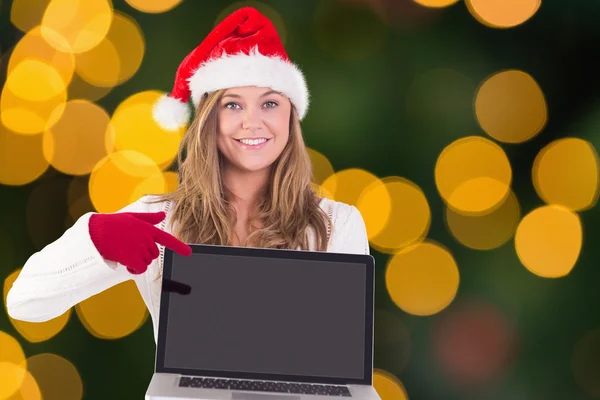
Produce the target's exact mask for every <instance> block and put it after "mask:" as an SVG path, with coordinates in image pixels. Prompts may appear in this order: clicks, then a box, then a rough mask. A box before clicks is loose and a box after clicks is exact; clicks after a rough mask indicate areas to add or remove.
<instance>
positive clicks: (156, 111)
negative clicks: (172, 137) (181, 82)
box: [152, 95, 190, 131]
mask: <svg viewBox="0 0 600 400" xmlns="http://www.w3.org/2000/svg"><path fill="white" fill-rule="evenodd" d="M152 116H153V117H154V120H155V121H156V122H157V123H158V125H159V126H160V127H161V128H163V129H166V130H170V131H176V130H178V129H181V128H183V127H184V126H186V125H187V123H188V122H189V120H190V107H189V105H188V104H187V103H183V102H181V101H179V100H177V99H176V98H173V97H170V96H168V95H164V96H162V97H161V98H160V99H158V101H157V102H156V103H155V104H154V107H153V109H152Z"/></svg>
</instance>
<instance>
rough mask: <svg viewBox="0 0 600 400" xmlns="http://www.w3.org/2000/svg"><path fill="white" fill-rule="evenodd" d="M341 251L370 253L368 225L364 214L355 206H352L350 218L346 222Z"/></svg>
mask: <svg viewBox="0 0 600 400" xmlns="http://www.w3.org/2000/svg"><path fill="white" fill-rule="evenodd" d="M340 252H341V253H353V254H370V249H369V237H368V235H367V227H366V225H365V221H364V219H363V217H362V214H361V213H360V211H359V210H358V208H356V207H355V206H350V211H349V213H348V218H347V219H346V222H345V223H344V241H343V243H342V246H341V249H340Z"/></svg>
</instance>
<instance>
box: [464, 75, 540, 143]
mask: <svg viewBox="0 0 600 400" xmlns="http://www.w3.org/2000/svg"><path fill="white" fill-rule="evenodd" d="M476 96H477V97H476V98H475V114H476V116H477V121H478V122H479V125H480V126H481V128H482V129H483V130H484V131H485V132H486V133H487V134H488V135H490V136H491V137H493V138H494V139H496V140H498V141H500V142H505V143H520V142H525V141H527V140H529V139H531V138H533V137H534V136H536V135H537V134H538V133H540V132H541V131H542V129H543V128H544V127H545V126H546V122H547V119H548V110H547V106H546V100H545V98H544V94H543V93H542V89H541V88H540V87H539V85H538V84H537V82H536V81H535V80H534V79H533V78H532V77H531V76H530V75H529V74H527V73H525V72H523V71H518V70H509V71H503V72H499V73H497V74H494V75H493V76H492V77H490V78H488V79H487V80H486V81H485V82H484V83H483V84H482V85H481V87H480V88H479V90H478V91H477V95H476Z"/></svg>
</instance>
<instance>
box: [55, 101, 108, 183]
mask: <svg viewBox="0 0 600 400" xmlns="http://www.w3.org/2000/svg"><path fill="white" fill-rule="evenodd" d="M61 111H62V114H61V116H60V117H59V118H57V122H55V123H54V125H53V126H52V128H50V129H49V130H48V131H46V132H45V133H44V142H43V148H44V156H45V157H46V160H48V161H49V162H50V164H52V166H53V167H54V168H56V169H57V170H59V171H61V172H63V173H65V174H69V175H85V174H89V173H90V172H91V171H92V169H93V168H94V165H95V164H96V163H97V162H98V161H100V160H101V159H102V158H103V157H105V156H106V155H107V153H109V152H111V151H112V150H113V148H114V146H113V143H112V140H113V138H114V135H113V132H112V126H111V125H110V117H109V115H108V114H107V112H106V111H104V109H102V108H101V107H100V106H98V105H96V104H94V103H91V102H89V101H87V100H71V101H69V102H68V103H67V104H66V105H65V108H64V109H63V110H61ZM52 118H54V116H52Z"/></svg>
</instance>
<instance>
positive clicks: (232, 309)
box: [146, 245, 380, 400]
mask: <svg viewBox="0 0 600 400" xmlns="http://www.w3.org/2000/svg"><path fill="white" fill-rule="evenodd" d="M191 247H192V250H193V253H192V255H190V256H188V257H184V256H180V255H178V254H177V253H174V252H173V251H171V250H169V249H166V251H165V257H164V271H163V277H162V279H163V282H162V291H161V298H160V315H159V333H158V340H157V347H156V358H155V367H154V374H153V376H152V379H151V381H150V385H149V387H148V390H147V392H146V399H147V400H166V399H178V400H181V399H190V400H192V399H193V400H197V399H204V400H220V399H237V400H331V399H334V398H349V399H357V400H380V397H379V396H378V394H377V392H376V391H375V388H374V387H373V384H372V382H373V311H374V282H375V281H374V264H375V262H374V259H373V257H372V256H371V255H358V254H336V253H328V252H315V251H301V250H279V249H262V248H248V247H231V246H217V245H191Z"/></svg>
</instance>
